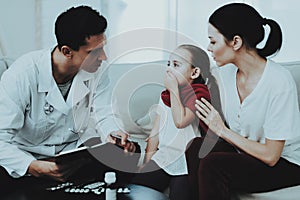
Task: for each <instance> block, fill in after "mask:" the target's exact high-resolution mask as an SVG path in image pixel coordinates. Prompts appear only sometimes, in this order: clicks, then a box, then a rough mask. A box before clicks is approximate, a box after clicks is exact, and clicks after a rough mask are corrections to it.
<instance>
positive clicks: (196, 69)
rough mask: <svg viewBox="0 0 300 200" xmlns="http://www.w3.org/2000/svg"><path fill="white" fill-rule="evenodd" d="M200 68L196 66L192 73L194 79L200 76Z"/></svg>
mask: <svg viewBox="0 0 300 200" xmlns="http://www.w3.org/2000/svg"><path fill="white" fill-rule="evenodd" d="M200 72H201V70H200V68H199V67H195V68H193V71H192V74H191V78H192V79H193V80H194V79H196V78H198V77H199V76H200Z"/></svg>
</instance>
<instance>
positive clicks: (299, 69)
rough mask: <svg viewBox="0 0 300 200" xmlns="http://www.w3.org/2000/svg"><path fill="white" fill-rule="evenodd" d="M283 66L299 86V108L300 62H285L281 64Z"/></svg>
mask: <svg viewBox="0 0 300 200" xmlns="http://www.w3.org/2000/svg"><path fill="white" fill-rule="evenodd" d="M281 65H282V66H284V67H285V68H287V69H288V70H289V71H290V72H291V74H292V76H293V78H294V80H295V82H296V85H297V90H298V102H299V107H300V61H297V62H283V63H281Z"/></svg>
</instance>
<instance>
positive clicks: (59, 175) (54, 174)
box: [27, 160, 82, 182]
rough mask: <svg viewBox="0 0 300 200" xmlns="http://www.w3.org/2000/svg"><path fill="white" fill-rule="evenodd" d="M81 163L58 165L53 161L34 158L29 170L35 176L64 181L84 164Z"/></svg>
mask: <svg viewBox="0 0 300 200" xmlns="http://www.w3.org/2000/svg"><path fill="white" fill-rule="evenodd" d="M80 163H81V162H76V164H74V163H70V164H68V165H58V164H56V163H55V162H51V161H44V160H34V161H32V162H31V163H30V165H29V167H28V170H27V172H28V173H29V174H31V175H33V176H35V177H41V178H42V177H43V178H51V179H54V180H57V181H61V182H63V181H66V180H67V179H68V178H69V177H70V176H71V175H72V174H73V173H74V172H75V171H76V170H78V169H79V168H80V167H81V166H82V165H81V164H80Z"/></svg>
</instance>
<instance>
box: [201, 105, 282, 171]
mask: <svg viewBox="0 0 300 200" xmlns="http://www.w3.org/2000/svg"><path fill="white" fill-rule="evenodd" d="M201 101H202V102H201ZM201 101H198V100H197V101H196V108H197V112H196V115H197V116H198V117H199V118H200V119H201V120H202V121H203V122H204V123H205V124H206V125H207V126H208V127H209V128H210V129H211V130H212V131H213V132H214V133H215V134H217V135H218V136H219V137H221V138H223V139H224V140H226V141H227V142H229V143H231V144H233V145H234V146H236V147H238V148H239V149H241V150H243V151H244V152H246V153H248V154H249V155H251V156H253V157H255V158H257V159H259V160H261V161H262V162H264V163H266V164H267V165H269V166H274V165H275V164H276V163H277V162H278V160H279V158H280V156H281V153H282V150H283V147H284V143H285V140H269V139H266V141H265V143H264V144H261V143H259V142H256V141H252V140H249V139H247V138H244V137H243V136H241V135H239V134H238V133H235V132H234V131H232V130H230V129H228V128H227V127H226V126H225V124H224V122H223V121H222V119H221V117H220V115H219V113H218V112H217V111H216V110H215V109H214V108H213V106H212V105H211V104H210V103H209V102H208V101H206V100H205V99H201Z"/></svg>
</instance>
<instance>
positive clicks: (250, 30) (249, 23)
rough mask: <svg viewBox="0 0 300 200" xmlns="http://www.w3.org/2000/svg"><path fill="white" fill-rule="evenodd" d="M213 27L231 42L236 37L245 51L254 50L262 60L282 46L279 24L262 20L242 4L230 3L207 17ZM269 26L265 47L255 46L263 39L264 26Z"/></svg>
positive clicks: (257, 14) (255, 12) (249, 7)
mask: <svg viewBox="0 0 300 200" xmlns="http://www.w3.org/2000/svg"><path fill="white" fill-rule="evenodd" d="M209 23H210V24H211V25H213V26H214V27H215V28H216V29H218V31H219V32H220V33H221V34H222V35H223V36H224V37H225V38H226V40H227V41H232V40H233V37H234V36H236V35H238V36H240V37H241V38H242V40H243V44H244V45H245V47H246V48H247V49H254V50H256V52H257V53H258V55H260V56H261V57H263V58H266V57H267V56H270V55H272V54H274V53H276V52H278V51H279V50H280V48H281V45H282V32H281V28H280V26H279V24H278V23H277V22H275V21H274V20H272V19H267V18H263V17H262V16H261V15H260V14H259V13H258V12H257V11H256V10H255V9H254V8H253V7H251V6H249V5H247V4H244V3H231V4H227V5H224V6H222V7H220V8H218V9H217V10H216V11H214V13H213V14H212V15H211V16H210V17H209ZM267 24H268V25H269V26H270V34H269V35H268V36H267V37H268V39H267V41H266V44H265V46H264V47H263V48H262V49H258V48H257V47H256V46H257V45H258V44H259V43H260V42H261V41H262V40H263V39H264V37H265V32H264V28H263V26H264V25H267Z"/></svg>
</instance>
